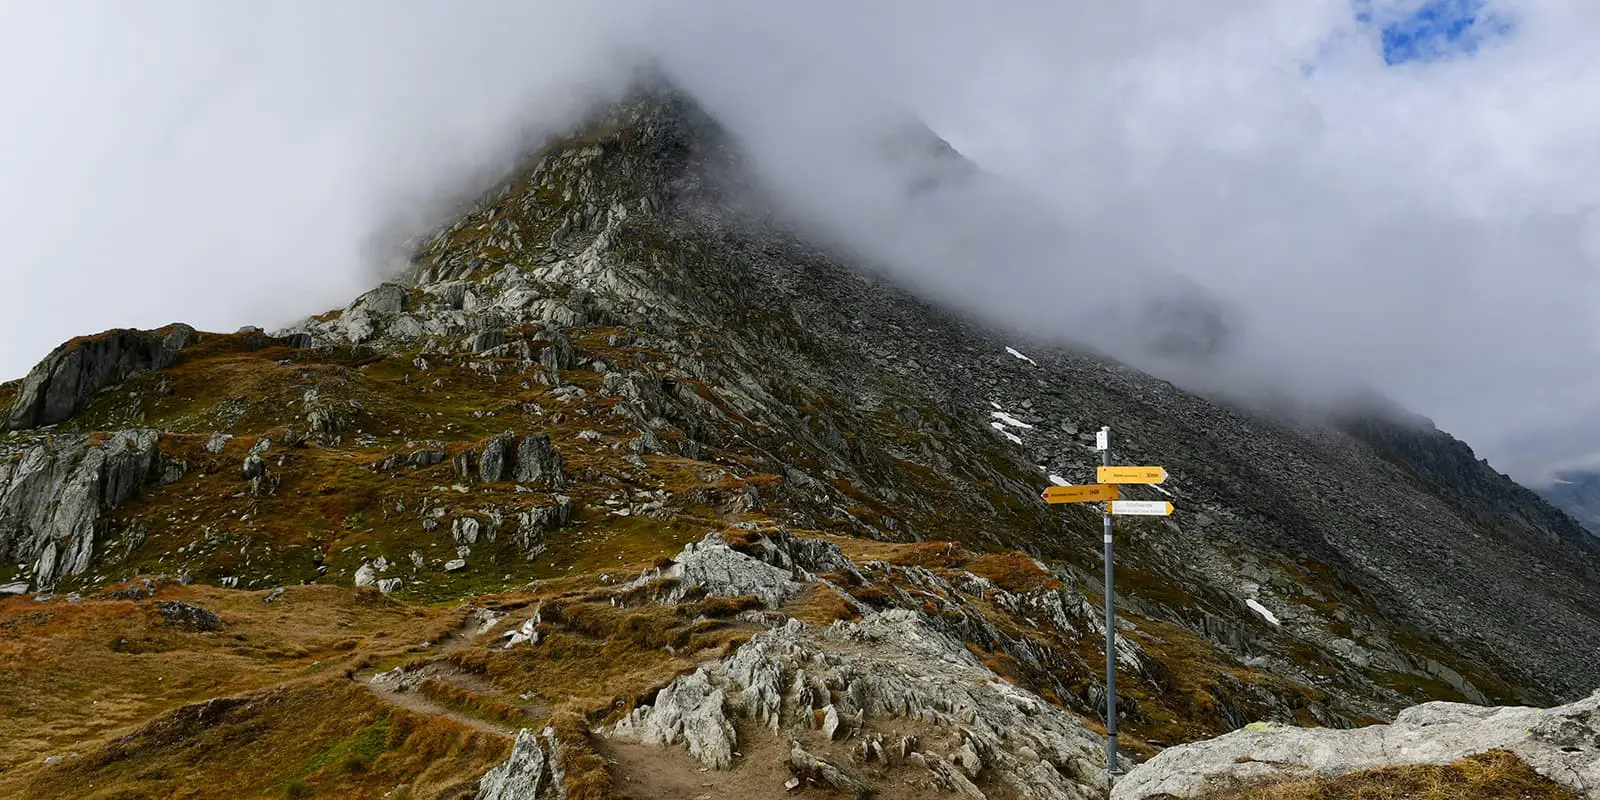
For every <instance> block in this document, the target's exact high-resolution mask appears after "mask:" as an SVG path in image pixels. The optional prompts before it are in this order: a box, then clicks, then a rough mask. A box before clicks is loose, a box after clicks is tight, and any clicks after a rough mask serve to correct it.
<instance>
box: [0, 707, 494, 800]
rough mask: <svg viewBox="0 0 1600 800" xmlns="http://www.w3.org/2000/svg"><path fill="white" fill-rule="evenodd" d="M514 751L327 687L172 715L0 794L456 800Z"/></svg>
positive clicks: (36, 771) (25, 774)
mask: <svg viewBox="0 0 1600 800" xmlns="http://www.w3.org/2000/svg"><path fill="white" fill-rule="evenodd" d="M509 751H510V742H509V741H508V740H506V739H505V738H504V737H499V736H493V735H489V734H484V733H479V732H477V731H473V730H470V729H467V728H464V727H462V726H460V725H458V724H456V723H454V722H452V721H450V720H448V719H443V718H438V717H425V716H420V715H416V714H412V713H410V712H407V711H404V710H401V709H395V708H390V707H388V706H385V705H383V704H382V703H381V702H380V701H378V700H377V699H376V698H375V697H374V696H373V695H372V694H371V693H370V692H367V691H366V690H365V689H363V688H361V687H360V686H357V685H355V684H353V683H350V682H348V681H344V680H342V679H340V678H323V679H317V680H312V681H297V682H293V683H290V684H285V685H283V686H278V687H274V688H271V689H266V690H263V691H260V692H255V693H251V694H246V695H241V696H236V697H233V698H229V699H226V700H223V701H216V702H212V703H205V704H194V705H189V706H184V707H181V708H178V709H175V710H173V711H172V712H169V713H167V714H163V715H161V716H158V717H156V718H155V719H153V720H151V721H150V722H149V723H147V724H145V725H143V726H141V727H139V728H137V729H135V730H134V731H132V732H130V733H128V734H127V735H124V736H121V737H118V738H116V739H113V740H111V741H108V742H106V743H104V744H102V745H100V746H98V747H95V748H93V749H91V750H89V751H87V752H84V753H83V754H82V756H81V757H80V758H76V759H72V760H71V761H68V762H63V763H62V764H60V765H55V766H42V767H35V768H32V769H27V770H21V771H17V772H13V773H7V774H5V775H3V776H0V795H4V796H7V797H29V798H38V800H49V799H50V798H74V799H77V798H89V799H94V800H111V798H118V799H119V800H132V799H133V798H150V799H151V800H154V798H180V799H182V800H192V799H195V798H237V797H340V798H355V799H356V800H368V798H371V799H373V800H376V798H380V797H384V796H391V797H392V796H393V795H392V794H389V793H390V792H392V791H393V789H394V787H395V786H396V785H398V784H401V783H405V784H409V786H410V794H409V795H406V796H408V797H415V798H420V797H443V796H451V797H453V796H457V793H459V792H460V791H462V790H464V789H468V788H471V787H472V786H473V785H474V784H475V783H476V780H477V778H478V776H480V775H481V774H482V773H483V772H484V771H485V770H487V769H488V768H489V767H491V766H493V765H494V764H495V763H497V762H499V761H502V760H504V758H505V757H506V755H507V754H508V753H509Z"/></svg>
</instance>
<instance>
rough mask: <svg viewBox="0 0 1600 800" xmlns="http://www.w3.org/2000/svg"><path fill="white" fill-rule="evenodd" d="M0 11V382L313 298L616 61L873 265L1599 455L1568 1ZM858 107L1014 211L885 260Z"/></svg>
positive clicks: (1591, 163)
mask: <svg viewBox="0 0 1600 800" xmlns="http://www.w3.org/2000/svg"><path fill="white" fill-rule="evenodd" d="M0 21H3V24H0V107H3V108H4V109H5V124H4V125H3V126H0V175H4V176H5V179H4V180H3V181H0V241H4V242H5V243H6V246H5V249H4V251H3V255H0V264H3V266H0V269H3V270H4V273H3V275H4V279H5V282H4V286H5V289H6V294H5V296H6V299H7V302H6V306H5V313H4V316H3V317H0V320H3V323H0V375H5V376H8V377H11V376H20V375H22V374H23V373H24V372H26V370H27V369H28V368H29V367H30V366H31V365H32V364H33V363H34V362H36V361H37V360H38V359H39V358H40V357H42V356H43V355H44V354H45V353H46V352H47V351H48V350H49V349H50V348H51V347H52V346H54V345H55V344H57V343H59V342H60V341H62V340H64V339H66V338H69V337H71V336H73V335H77V334H81V333H86V332H92V331H98V330H102V329H105V328H110V327H119V326H136V327H149V326H156V325H161V324H165V323H167V322H171V321H187V322H190V323H192V324H194V325H196V326H198V327H201V328H204V329H214V330H232V329H234V328H237V327H239V326H241V325H245V324H258V325H263V326H266V327H269V328H270V327H275V326H279V325H283V324H286V323H288V322H290V321H292V320H293V319H296V318H299V317H302V316H305V315H308V314H312V313H317V312H320V311H322V310H325V309H327V308H330V307H334V306H341V305H343V304H344V303H345V302H347V301H348V300H349V299H350V298H351V297H353V296H354V295H355V294H357V293H359V292H360V291H361V290H362V289H364V288H366V287H368V286H370V285H371V284H373V283H374V282H375V281H376V280H377V279H378V276H379V275H381V274H383V271H384V270H385V269H389V268H392V267H393V266H394V263H395V262H394V260H393V257H392V255H391V254H392V252H393V248H392V244H393V243H394V241H395V239H396V232H397V231H400V232H420V231H417V230H416V229H417V227H418V225H419V224H420V222H419V220H424V219H427V216H428V215H427V212H428V211H429V210H430V209H432V208H433V207H434V202H435V201H436V200H437V199H438V197H440V196H441V194H443V193H446V192H449V191H456V190H459V189H461V188H463V187H466V186H470V185H472V184H473V181H474V180H475V178H477V177H479V176H480V175H481V173H482V171H483V170H484V169H492V168H493V167H494V166H496V165H500V164H504V163H506V160H507V158H508V157H509V155H510V154H511V153H512V152H514V150H515V149H516V147H518V146H519V143H520V142H522V141H525V137H526V136H527V135H528V134H529V131H535V132H536V131H538V130H540V129H541V128H543V127H547V126H549V125H553V124H557V123H560V122H562V121H564V120H566V119H568V118H569V117H570V116H571V114H572V113H573V111H574V109H576V108H579V107H581V105H582V102H583V101H584V100H585V99H586V98H590V97H594V96H597V95H604V94H606V93H608V92H615V91H618V90H619V88H620V87H621V85H622V82H623V81H624V79H625V76H626V73H627V69H628V68H629V67H631V66H632V65H633V64H635V63H637V59H638V58H640V57H642V56H643V55H645V54H650V55H654V56H657V57H660V58H662V59H663V60H664V61H665V62H667V63H668V64H669V66H670V67H671V68H672V69H674V70H675V72H676V74H678V75H679V76H680V77H681V78H682V79H683V81H684V82H685V83H686V84H687V85H688V88H690V89H691V90H692V91H694V92H696V93H697V94H698V95H700V96H701V97H702V99H704V100H705V101H706V102H707V104H708V106H709V107H711V108H712V109H713V111H715V112H716V113H718V114H719V116H722V117H725V118H726V121H728V122H729V124H730V125H731V126H733V127H734V128H735V129H736V132H738V133H739V134H740V135H741V136H742V137H744V138H745V139H746V141H747V143H748V144H750V146H751V149H752V151H753V152H755V153H757V154H758V155H762V156H763V164H764V165H765V166H766V168H767V171H768V174H769V175H770V176H772V177H773V179H774V180H775V181H777V182H778V183H780V184H782V185H784V186H785V187H786V188H787V189H788V190H789V192H790V193H791V195H793V197H794V198H795V199H796V200H797V201H798V203H799V205H801V206H805V207H809V208H813V209H817V210H818V212H819V213H823V214H826V213H827V211H828V210H829V209H834V210H835V213H838V210H841V209H842V210H848V211H849V212H850V213H849V214H848V215H847V216H848V218H844V216H841V218H840V219H838V220H835V221H836V222H838V223H839V224H841V225H844V226H847V227H848V226H849V225H852V224H855V225H857V226H858V230H857V232H858V233H860V234H861V235H867V234H868V233H869V232H871V231H877V232H892V233H883V234H882V235H883V236H884V237H885V241H886V243H887V245H888V246H886V248H885V250H884V252H885V253H886V254H887V255H889V256H892V257H896V258H898V261H899V263H898V264H897V268H898V269H900V270H901V271H902V273H901V274H903V275H905V276H906V277H907V278H909V279H911V280H914V281H917V282H918V283H919V285H921V286H924V287H926V288H928V289H929V290H930V291H934V292H938V293H942V294H944V295H945V296H954V297H963V298H967V300H968V302H970V303H972V304H973V307H974V308H975V309H976V310H979V311H982V312H984V313H987V314H989V315H991V316H992V317H993V318H995V319H997V320H1003V321H1006V322H1008V323H1011V324H1021V325H1024V326H1028V327H1037V328H1038V329H1039V330H1042V331H1057V330H1066V331H1068V332H1071V333H1072V334H1073V335H1081V329H1072V328H1071V325H1068V324H1064V323H1063V318H1064V317H1074V318H1075V317H1082V318H1085V319H1086V318H1087V312H1088V309H1089V308H1090V307H1091V306H1093V305H1096V304H1103V302H1107V303H1115V302H1120V301H1122V300H1124V299H1126V298H1127V297H1128V296H1130V294H1129V293H1133V294H1137V293H1138V292H1140V291H1144V289H1143V288H1141V287H1143V286H1146V285H1147V284H1143V283H1139V282H1138V281H1135V280H1129V281H1126V282H1125V285H1123V286H1122V287H1121V288H1120V289H1119V291H1120V292H1121V294H1114V295H1108V294H1104V293H1102V294H1096V291H1097V290H1096V287H1097V286H1101V285H1109V284H1110V283H1111V282H1113V280H1114V279H1115V276H1118V275H1124V276H1125V275H1143V274H1146V272H1145V271H1148V270H1154V271H1156V272H1170V273H1174V274H1179V275H1187V276H1190V277H1193V278H1194V279H1196V280H1198V281H1199V282H1201V283H1203V284H1205V285H1207V286H1209V287H1211V288H1212V289H1214V290H1215V291H1217V292H1219V293H1221V294H1223V295H1226V296H1227V297H1228V298H1229V299H1230V300H1231V301H1233V302H1235V303H1237V304H1238V305H1239V307H1240V308H1242V309H1243V311H1244V318H1245V319H1246V321H1247V325H1248V330H1249V333H1248V335H1247V337H1246V340H1245V341H1244V342H1243V343H1242V344H1241V345H1240V348H1241V351H1242V352H1243V353H1245V354H1247V356H1248V358H1249V359H1250V360H1251V363H1253V364H1255V365H1256V366H1257V368H1258V369H1260V370H1263V371H1266V372H1271V373H1282V374H1284V375H1287V376H1293V375H1294V374H1296V373H1299V374H1316V375H1339V376H1350V377H1351V378H1352V379H1354V380H1361V381H1367V382H1370V383H1373V384H1375V385H1376V386H1378V387H1379V388H1381V389H1382V390H1384V391H1386V392H1387V393H1388V394H1390V395H1391V396H1393V397H1395V398H1396V399H1398V400H1400V401H1401V402H1403V403H1404V404H1406V405H1407V406H1409V407H1411V408H1412V409H1414V410H1416V411H1418V412H1420V413H1423V414H1426V415H1428V416H1430V417H1432V418H1433V419H1434V420H1435V421H1436V422H1437V423H1438V424H1439V425H1440V426H1441V427H1443V428H1445V429H1447V430H1450V431H1452V432H1454V433H1456V434H1457V435H1459V436H1461V437H1462V438H1464V439H1466V440H1467V441H1468V442H1469V443H1471V444H1472V445H1473V446H1474V447H1475V448H1476V449H1477V450H1478V451H1479V453H1480V454H1481V455H1486V456H1488V457H1489V458H1490V459H1491V460H1492V461H1493V462H1494V464H1495V466H1497V467H1498V468H1500V469H1502V470H1506V471H1509V472H1512V473H1513V474H1514V475H1516V476H1517V477H1518V478H1520V479H1523V480H1524V481H1527V482H1534V483H1536V482H1538V481H1540V480H1543V479H1544V478H1545V477H1546V476H1547V475H1548V474H1549V472H1550V470H1552V469H1554V468H1558V467H1561V466H1564V465H1567V464H1572V463H1589V462H1593V461H1595V460H1596V456H1595V454H1596V453H1600V353H1597V350H1596V348H1597V344H1600V328H1597V327H1596V316H1597V312H1600V273H1597V267H1600V145H1597V144H1596V142H1595V138H1594V136H1595V134H1594V131H1596V130H1600V56H1596V55H1595V53H1596V52H1597V51H1596V50H1595V47H1594V42H1596V41H1600V4H1595V3H1593V2H1589V1H1588V0H1484V1H1483V2H1473V1H1472V0H1434V2H1431V3H1424V2H1415V1H1407V0H1356V1H1355V2H1352V1H1351V0H1299V1H1298V2H1282V0H1118V2H1115V3H1101V2H1087V1H1085V0H1072V1H1071V2H1060V1H1059V0H1026V1H1025V0H1008V1H1006V2H1000V1H998V0H983V1H982V2H980V1H979V0H961V1H959V2H958V1H957V0H879V1H878V2H873V3H847V2H844V1H843V0H825V1H821V2H819V1H818V0H808V2H786V3H778V2H770V3H751V2H749V1H748V0H705V1H704V2H699V3H695V4H692V5H689V4H684V3H668V2H666V0H632V1H631V2H629V1H627V0H614V1H613V2H603V1H601V0H587V2H584V1H582V0H570V1H568V2H562V1H560V0H539V1H532V0H530V1H529V2H520V3H516V2H500V1H498V0H495V1H491V0H476V1H475V2H472V3H445V2H442V0H440V1H438V2H401V1H399V0H338V1H337V2H326V1H325V0H319V1H318V2H311V1H310V0H305V1H303V2H296V1H294V0H284V1H283V2H278V3H273V4H239V3H217V2H212V1H211V0H194V1H193V2H178V1H177V0H173V1H171V2H157V0H140V2H114V1H113V0H106V2H68V1H67V0H51V1H50V2H21V0H0ZM891 107H904V108H907V109H910V110H912V111H914V112H915V113H916V114H917V115H919V116H920V117H921V118H922V119H924V120H925V121H927V122H928V123H929V124H930V125H931V126H932V127H933V128H935V129H936V130H937V131H938V132H939V133H940V134H941V135H942V136H944V137H945V138H946V139H947V140H949V141H950V142H951V143H952V144H953V145H955V146H956V147H957V148H958V149H960V150H961V151H962V152H963V153H965V154H966V155H967V156H969V157H970V158H972V159H973V160H975V161H977V162H978V163H980V164H981V165H983V166H984V167H985V168H986V169H988V170H990V171H992V172H995V173H997V174H999V175H1002V176H1005V177H1007V178H1010V179H1013V180H1015V181H1017V182H1018V183H1019V184H1022V185H1025V186H1026V187H1027V189H1028V190H1029V191H1031V192H1032V193H1033V198H1034V199H1033V200H1030V201H1029V203H1030V204H1031V207H1030V208H1029V209H1028V213H1026V214H1011V213H1009V212H1007V213H1005V214H1003V215H1002V214H1000V213H999V212H995V211H993V210H992V208H991V205H992V204H988V203H984V204H981V205H980V206H960V205H957V206H953V207H950V208H946V209H944V211H945V212H946V213H948V214H950V215H952V217H951V220H953V221H950V222H949V224H948V225H943V226H941V227H940V230H939V233H940V234H941V235H946V236H950V237H953V236H955V235H956V234H955V233H951V231H957V232H959V235H960V236H961V240H960V241H961V242H962V243H964V244H965V247H966V249H962V248H961V247H956V248H954V249H953V250H952V249H951V248H948V247H945V245H946V244H948V243H949V242H948V241H947V240H945V239H938V240H937V241H938V242H939V248H940V252H959V253H962V254H963V257H962V258H961V259H952V258H949V257H940V256H938V255H937V254H934V253H933V252H932V251H933V250H934V249H935V248H933V247H932V246H929V245H927V243H926V242H923V244H922V245H921V247H922V249H918V244H917V242H918V240H921V239H923V238H924V237H922V236H921V233H922V232H923V231H924V229H923V228H919V227H917V225H915V224H909V223H906V222H905V221H904V220H902V219H899V218H897V217H895V216H894V214H893V213H892V209H885V208H884V207H883V205H884V204H885V203H889V202H890V199H891V197H890V195H888V194H885V193H884V192H883V191H882V187H881V186H874V185H872V184H871V183H870V182H869V181H867V180H865V179H859V178H851V177H850V176H860V175H862V174H863V173H865V172H870V170H864V169H862V164H861V162H860V158H861V155H860V152H859V147H858V145H859V144H860V139H861V134H862V133H863V132H864V131H865V132H870V131H872V130H874V129H876V128H879V127H881V126H883V125H885V124H888V122H887V121H888V120H889V119H891V118H892V117H893V114H892V113H890V112H889V111H888V109H890V108H891ZM852 148H855V151H854V152H853V153H851V154H849V155H848V156H847V155H843V154H844V153H845V151H851V150H852ZM999 207H1004V206H1003V204H1002V206H999ZM1001 216H1004V217H1005V219H1003V220H1001V219H999V217H1001ZM1017 217H1026V218H1027V220H1028V221H1027V222H1026V223H1017V222H1016V221H1015V220H1016V218H1017ZM863 220H865V221H869V222H870V223H871V224H870V225H867V224H866V222H863ZM1055 221H1059V227H1056V222H1055ZM990 228H994V229H995V230H999V231H1001V233H1002V235H1001V236H998V237H997V236H996V235H994V234H993V233H992V232H986V231H989V229H990ZM1047 228H1048V229H1051V230H1053V231H1054V233H1053V234H1049V235H1046V234H1044V233H1041V232H1040V231H1042V230H1044V229H1047ZM1052 236H1053V237H1055V238H1052ZM997 244H998V247H997ZM1000 251H1004V252H1003V253H1002V252H1000ZM984 253H993V254H994V256H993V260H994V261H995V262H996V263H983V262H985V261H986V259H984V258H983V257H982V255H983V254H984ZM999 262H1003V263H999ZM996 276H999V278H998V280H1002V281H1003V283H1002V284H999V285H997V284H996V281H997V277H996ZM1139 280H1144V279H1143V278H1140V279H1139ZM985 287H987V288H985ZM1068 321H1069V322H1070V320H1068Z"/></svg>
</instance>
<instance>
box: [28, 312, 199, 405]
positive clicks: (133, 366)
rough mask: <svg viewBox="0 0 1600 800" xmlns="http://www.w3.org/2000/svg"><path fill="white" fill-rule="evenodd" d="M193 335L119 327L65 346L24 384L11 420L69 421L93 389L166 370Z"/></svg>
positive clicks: (182, 329) (176, 329) (184, 329)
mask: <svg viewBox="0 0 1600 800" xmlns="http://www.w3.org/2000/svg"><path fill="white" fill-rule="evenodd" d="M194 339H195V331H194V328H191V327H189V326H188V325H172V326H169V327H166V328H162V329H160V330H154V331H140V330H131V329H118V330H112V331H107V332H105V333H102V334H99V335H98V336H86V337H80V338H77V339H72V340H71V341H68V342H66V343H65V344H62V345H61V346H59V347H57V348H56V349H55V350H53V351H51V353H50V355H48V356H46V357H45V359H44V360H43V361H41V362H39V364H38V366H35V367H34V368H33V370H32V371H31V372H29V373H28V377H27V378H25V379H24V380H23V382H22V390H21V391H20V392H19V393H18V394H17V398H16V400H15V401H14V402H13V403H12V405H11V415H10V418H9V420H8V424H9V426H10V428H11V430H14V431H20V430H28V429H31V428H38V427H42V426H45V425H54V424H56V423H58V422H63V421H65V420H68V419H71V418H72V416H73V415H74V414H76V413H78V412H79V411H81V410H82V409H83V407H84V406H85V405H87V404H88V402H89V399H90V398H92V397H94V395H95V393H96V392H98V391H100V390H101V389H104V388H105V387H107V386H111V385H113V384H117V383H120V382H122V381H125V380H127V379H128V378H131V377H133V376H135V375H140V374H143V373H146V372H151V371H154V370H158V369H165V368H167V367H170V366H172V364H173V363H174V362H176V361H177V360H178V353H179V352H181V351H182V350H183V348H184V347H187V346H188V345H189V343H190V342H192V341H194Z"/></svg>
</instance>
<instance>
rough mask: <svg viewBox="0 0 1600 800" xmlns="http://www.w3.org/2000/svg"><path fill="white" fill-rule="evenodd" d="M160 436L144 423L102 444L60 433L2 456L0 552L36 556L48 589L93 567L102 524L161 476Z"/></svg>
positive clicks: (39, 581) (14, 558)
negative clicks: (15, 454)
mask: <svg viewBox="0 0 1600 800" xmlns="http://www.w3.org/2000/svg"><path fill="white" fill-rule="evenodd" d="M159 439H160V434H159V433H157V432H156V431H153V430H142V429H141V430H128V431H120V432H118V433H115V434H112V435H111V437H110V438H109V439H106V440H105V441H103V442H100V443H99V444H95V445H86V444H85V441H84V440H83V439H82V438H80V437H73V436H58V437H53V438H51V439H48V440H45V441H42V442H40V443H38V444H35V445H33V446H32V447H30V448H28V449H27V450H26V451H24V452H23V453H22V455H21V457H20V458H17V459H15V460H3V461H0V558H3V559H9V560H11V562H12V563H26V562H29V561H32V562H33V563H34V578H35V584H36V585H37V586H39V587H41V588H48V587H51V586H53V585H55V583H56V581H57V580H58V579H60V578H61V577H62V576H64V575H76V574H78V573H81V572H83V571H84V570H85V569H88V567H89V559H90V557H91V556H92V555H93V552H94V537H95V523H96V522H97V521H98V520H99V519H100V517H101V515H103V514H105V513H106V512H108V511H110V510H112V509H114V508H116V507H117V506H118V505H120V504H121V503H123V502H124V501H126V500H128V499H129V498H131V497H133V495H134V494H135V493H136V492H137V491H138V490H139V487H141V486H143V485H144V484H145V483H147V482H149V481H150V480H151V479H152V478H154V477H156V475H157V474H158V472H159V469H158V466H157V465H158V461H159V458H158V455H159V454H158V451H157V448H156V444H157V442H158V440H159Z"/></svg>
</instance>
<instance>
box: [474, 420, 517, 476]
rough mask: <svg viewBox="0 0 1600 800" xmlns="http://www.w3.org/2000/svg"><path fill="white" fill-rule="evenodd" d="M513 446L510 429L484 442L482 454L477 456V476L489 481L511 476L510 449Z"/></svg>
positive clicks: (514, 439)
mask: <svg viewBox="0 0 1600 800" xmlns="http://www.w3.org/2000/svg"><path fill="white" fill-rule="evenodd" d="M515 446H516V438H515V437H514V436H512V434H511V432H510V431H507V432H505V433H502V434H500V435H499V436H496V437H494V438H492V439H490V440H489V441H487V442H484V444H483V455H481V456H479V457H478V477H480V478H482V479H483V480H485V481H488V482H489V483H495V482H497V481H503V480H505V479H506V478H509V477H511V468H512V460H511V458H512V449H513V448H514V447H515Z"/></svg>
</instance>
